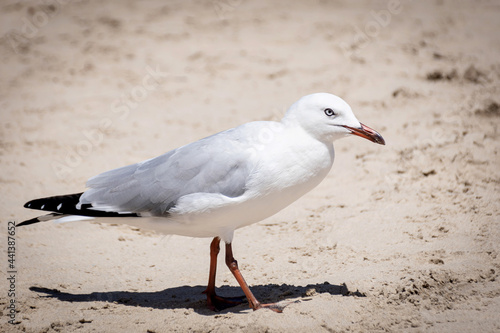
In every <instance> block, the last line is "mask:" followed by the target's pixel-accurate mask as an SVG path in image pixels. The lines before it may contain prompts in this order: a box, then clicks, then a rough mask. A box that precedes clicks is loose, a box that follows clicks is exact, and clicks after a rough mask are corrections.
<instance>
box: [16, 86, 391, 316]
mask: <svg viewBox="0 0 500 333" xmlns="http://www.w3.org/2000/svg"><path fill="white" fill-rule="evenodd" d="M351 134H354V135H357V136H360V137H362V138H365V139H368V140H370V141H372V142H375V143H378V144H381V145H384V144H385V142H384V139H383V138H382V136H381V135H380V134H379V133H377V132H376V131H375V130H373V129H371V128H370V127H368V126H365V125H363V124H362V123H360V122H359V121H358V120H357V119H356V117H355V116H354V114H353V113H352V110H351V107H350V106H349V105H348V104H347V103H346V102H345V101H344V100H343V99H341V98H340V97H337V96H335V95H332V94H328V93H317V94H312V95H307V96H304V97H302V98H301V99H299V100H298V101H297V102H296V103H294V104H293V105H292V106H291V107H290V108H289V109H288V111H287V112H286V114H285V116H284V117H283V119H282V120H281V121H280V122H274V121H255V122H250V123H246V124H244V125H241V126H238V127H236V128H233V129H229V130H226V131H223V132H220V133H217V134H214V135H212V136H209V137H206V138H204V139H201V140H199V141H196V142H193V143H190V144H188V145H185V146H182V147H179V148H177V149H174V150H171V151H169V152H167V153H166V154H163V155H161V156H158V157H155V158H152V159H149V160H146V161H143V162H139V163H137V164H133V165H129V166H125V167H122V168H118V169H114V170H111V171H107V172H104V173H102V174H100V175H97V176H95V177H93V178H90V179H89V180H88V181H87V187H88V189H87V190H86V191H85V192H83V193H77V194H71V195H62V196H55V197H48V198H42V199H36V200H32V201H29V202H28V203H26V204H25V205H24V207H26V208H31V209H38V210H45V211H50V212H52V213H51V214H48V215H44V216H40V217H37V218H34V219H31V220H27V221H24V222H22V223H20V224H18V226H23V225H29V224H32V223H36V222H40V221H48V220H54V219H57V220H59V222H66V221H69V220H71V221H75V220H87V219H93V218H99V219H100V220H102V221H104V222H110V221H112V223H117V222H118V223H123V224H128V225H132V226H137V227H140V228H144V229H152V230H155V231H159V232H162V233H165V234H176V235H183V236H190V237H213V241H212V243H211V245H210V272H209V279H208V286H207V289H206V290H205V293H206V295H207V302H208V307H209V308H211V309H213V310H220V309H224V308H227V307H230V306H234V305H237V304H240V303H241V302H242V301H243V299H244V298H224V297H221V296H218V295H217V294H216V293H215V274H216V267H217V255H218V253H219V243H220V240H221V239H222V240H223V241H224V243H225V244H226V257H225V259H226V264H227V266H228V267H229V269H230V271H231V272H232V273H233V275H234V276H235V278H236V280H237V281H238V283H239V285H240V286H241V288H242V289H243V292H244V293H245V296H246V298H247V299H248V303H249V305H250V307H251V308H252V309H253V310H257V309H260V308H269V309H272V310H274V311H277V312H281V310H282V307H280V306H278V305H277V304H261V303H260V302H259V301H257V299H256V298H255V296H254V295H253V294H252V292H251V291H250V289H249V287H248V285H247V283H246V282H245V280H244V279H243V276H242V275H241V272H240V271H239V269H238V264H237V262H236V260H235V259H234V257H233V253H232V248H231V243H232V241H233V235H234V231H235V230H236V229H238V228H241V227H244V226H247V225H250V224H252V223H256V222H259V221H261V220H263V219H265V218H267V217H269V216H271V215H273V214H275V213H277V212H279V211H280V210H282V209H283V208H285V207H286V206H288V205H290V204H291V203H292V202H294V201H295V200H297V199H298V198H300V197H301V196H303V195H304V194H306V193H307V192H309V191H310V190H311V189H313V188H314V187H316V186H317V185H318V184H319V183H320V182H321V181H322V180H323V179H324V178H325V177H326V175H327V174H328V172H329V171H330V169H331V167H332V164H333V160H334V155H335V154H334V149H333V141H335V140H337V139H340V138H342V137H345V136H349V135H351Z"/></svg>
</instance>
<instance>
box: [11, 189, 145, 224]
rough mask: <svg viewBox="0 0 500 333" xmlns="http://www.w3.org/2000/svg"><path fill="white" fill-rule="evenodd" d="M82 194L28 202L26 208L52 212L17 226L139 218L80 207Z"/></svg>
mask: <svg viewBox="0 0 500 333" xmlns="http://www.w3.org/2000/svg"><path fill="white" fill-rule="evenodd" d="M82 194H83V192H82V193H75V194H67V195H58V196H54V197H47V198H40V199H35V200H31V201H28V202H27V203H26V204H24V207H25V208H30V209H38V210H44V211H49V212H51V213H50V214H47V215H42V216H39V217H35V218H33V219H30V220H26V221H23V222H21V223H19V224H17V226H18V227H20V226H25V225H30V224H34V223H38V222H45V221H50V220H55V219H58V221H57V222H70V221H78V220H88V219H92V218H95V217H137V216H139V215H138V214H136V213H130V212H110V211H101V210H97V209H95V208H93V207H92V205H91V204H82V205H79V202H80V197H81V196H82Z"/></svg>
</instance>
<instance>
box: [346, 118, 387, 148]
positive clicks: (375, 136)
mask: <svg viewBox="0 0 500 333" xmlns="http://www.w3.org/2000/svg"><path fill="white" fill-rule="evenodd" d="M360 124H361V123H360ZM344 127H345V128H347V129H348V130H349V131H351V134H354V135H357V136H360V137H362V138H365V139H367V140H370V141H371V142H375V143H378V144H379V145H385V140H384V138H383V137H382V135H380V134H379V133H378V132H377V131H375V130H374V129H372V128H370V127H368V126H366V125H363V124H361V128H354V127H350V126H344Z"/></svg>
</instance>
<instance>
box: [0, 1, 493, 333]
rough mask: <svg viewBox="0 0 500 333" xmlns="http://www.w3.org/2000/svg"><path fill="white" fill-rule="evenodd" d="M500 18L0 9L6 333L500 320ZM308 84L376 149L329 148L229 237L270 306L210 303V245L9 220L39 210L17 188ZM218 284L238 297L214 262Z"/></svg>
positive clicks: (141, 155)
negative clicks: (278, 202)
mask: <svg viewBox="0 0 500 333" xmlns="http://www.w3.org/2000/svg"><path fill="white" fill-rule="evenodd" d="M499 15H500V2H499V1H494V0H491V1H488V0H484V1H465V0H459V1H452V0H437V1H410V0H401V1H397V0H387V1H356V2H353V1H347V0H344V1H341V0H338V1H311V2H309V1H273V2H268V1H247V0H214V1H202V2H196V1H159V0H151V1H132V0H125V1H106V2H99V1H90V0H82V1H58V0H47V1H10V0H5V1H2V2H1V4H0V37H1V39H0V56H1V58H2V61H1V65H0V66H1V67H0V73H1V75H0V105H1V107H0V115H1V116H0V168H1V173H0V195H1V198H2V200H0V213H1V214H0V224H1V225H0V234H1V238H2V241H1V242H0V244H1V247H0V248H1V260H0V261H1V266H0V267H1V269H0V272H1V275H0V281H1V283H0V288H1V290H0V315H1V316H0V318H1V322H0V331H2V332H150V333H151V332H156V333H160V332H231V333H234V332H499V331H500V283H499V272H500V257H499V255H500V242H499V240H500V167H499V166H500V156H499V154H500V143H499V142H500V133H499V125H500V58H499V54H500V34H499V31H500V20H499V19H498V18H499ZM314 92H329V93H333V94H336V95H338V96H340V97H342V98H343V99H345V100H346V101H347V102H348V103H349V104H350V105H351V107H352V109H353V111H354V113H355V114H356V116H357V117H358V119H359V120H360V121H361V122H363V123H365V124H367V125H368V126H370V127H372V128H374V129H376V130H377V131H379V132H380V133H381V134H382V135H383V137H384V138H385V140H386V145H385V146H380V145H375V144H373V143H371V142H368V141H367V140H362V139H360V138H356V137H351V138H346V139H342V140H340V141H338V142H336V143H335V149H336V159H335V163H334V165H333V168H332V171H331V172H330V173H329V175H328V176H327V178H326V179H325V180H324V181H323V182H322V183H321V184H320V185H319V186H318V187H317V188H315V189H314V190H313V191H311V192H310V193H308V194H307V195H306V196H304V197H302V198H301V199H300V200H298V201H297V202H295V203H294V204H293V205H291V206H290V207H288V208H287V209H285V210H283V211H281V212H280V213H278V214H277V215H275V216H272V217H270V218H268V219H266V220H264V221H262V222H260V223H257V224H253V225H251V226H248V227H245V228H242V229H239V230H238V231H236V233H235V237H234V243H233V249H234V253H235V257H236V258H237V259H238V262H239V265H240V269H241V271H242V273H243V274H244V276H245V279H246V280H247V282H248V283H249V285H250V288H251V289H252V291H253V292H254V294H255V295H256V297H257V298H259V300H261V301H262V302H276V301H290V302H292V304H290V305H288V306H287V307H286V308H285V309H284V311H283V313H274V312H272V311H269V310H265V309H263V310H258V311H252V310H251V309H249V308H248V304H242V305H239V306H237V307H234V308H230V309H227V310H224V311H220V312H213V311H211V310H209V309H207V307H206V297H205V295H203V294H202V291H203V290H204V289H205V287H206V283H207V279H208V269H209V245H210V241H211V239H208V238H188V237H181V236H175V235H162V234H158V233H155V232H152V231H149V230H140V229H137V228H134V227H130V226H126V225H119V224H116V225H114V224H105V223H99V222H78V223H76V222H75V223H66V224H54V223H51V222H47V223H39V224H35V225H31V226H25V227H19V228H11V229H9V226H12V225H13V223H10V224H9V222H10V221H12V222H14V221H15V222H17V223H19V222H21V221H23V220H26V219H29V218H32V217H35V216H37V215H41V214H38V212H37V211H33V210H28V209H25V208H23V204H24V203H25V202H27V201H29V200H31V199H35V198H39V197H46V196H51V195H59V194H68V193H78V192H81V191H83V190H85V181H86V180H87V179H88V178H90V177H92V176H94V175H96V174H99V173H101V172H103V171H106V170H109V169H112V168H116V167H120V166H124V165H127V164H131V163H135V162H139V161H142V160H145V159H148V158H152V157H155V156H158V155H160V154H163V153H165V152H167V151H169V150H171V149H173V148H176V147H179V146H181V145H184V144H187V143H190V142H193V141H195V140H198V139H200V138H203V137H206V136H208V135H211V134H214V133H216V132H220V131H223V130H226V129H228V128H232V127H235V126H238V125H240V124H243V123H246V122H249V121H254V120H279V119H280V118H281V117H282V116H283V114H284V113H285V111H286V110H287V108H288V107H289V106H290V105H291V104H292V103H293V102H295V101H296V100H297V99H298V98H300V97H301V96H304V95H307V94H310V93H314ZM9 236H10V237H11V238H8V237H9ZM9 242H10V243H9ZM217 287H218V288H219V290H218V292H220V293H221V294H223V295H241V294H242V292H241V290H240V288H239V286H238V284H237V282H236V281H235V279H234V278H233V276H232V275H231V273H230V272H229V270H228V269H227V268H226V266H225V265H224V262H223V260H221V261H220V262H219V266H218V277H217ZM12 304H14V305H12ZM11 310H12V311H11Z"/></svg>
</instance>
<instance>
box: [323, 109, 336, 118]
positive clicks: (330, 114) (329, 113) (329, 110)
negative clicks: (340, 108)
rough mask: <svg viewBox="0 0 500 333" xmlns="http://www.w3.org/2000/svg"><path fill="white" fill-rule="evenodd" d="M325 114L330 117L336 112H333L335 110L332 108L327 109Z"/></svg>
mask: <svg viewBox="0 0 500 333" xmlns="http://www.w3.org/2000/svg"><path fill="white" fill-rule="evenodd" d="M325 114H326V115H327V116H328V117H332V116H335V112H333V110H332V109H330V108H328V109H325Z"/></svg>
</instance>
